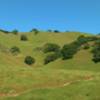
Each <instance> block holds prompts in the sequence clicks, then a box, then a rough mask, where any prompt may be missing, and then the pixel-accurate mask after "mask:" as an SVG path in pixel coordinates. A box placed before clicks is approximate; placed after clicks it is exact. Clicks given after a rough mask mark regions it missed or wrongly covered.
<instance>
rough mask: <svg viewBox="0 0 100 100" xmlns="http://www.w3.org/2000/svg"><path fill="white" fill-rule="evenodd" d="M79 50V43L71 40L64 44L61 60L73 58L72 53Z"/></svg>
mask: <svg viewBox="0 0 100 100" xmlns="http://www.w3.org/2000/svg"><path fill="white" fill-rule="evenodd" d="M78 50H79V45H77V43H76V42H73V43H71V44H69V45H64V46H63V48H62V50H61V53H62V58H63V60H65V59H70V58H73V56H74V54H76V53H77V51H78Z"/></svg>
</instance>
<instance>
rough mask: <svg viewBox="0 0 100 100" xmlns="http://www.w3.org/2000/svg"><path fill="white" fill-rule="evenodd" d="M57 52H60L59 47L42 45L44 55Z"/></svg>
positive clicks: (48, 44) (49, 44)
mask: <svg viewBox="0 0 100 100" xmlns="http://www.w3.org/2000/svg"><path fill="white" fill-rule="evenodd" d="M59 50H60V46H59V45H57V44H53V43H47V44H45V45H44V48H43V51H44V53H48V52H58V51H59Z"/></svg>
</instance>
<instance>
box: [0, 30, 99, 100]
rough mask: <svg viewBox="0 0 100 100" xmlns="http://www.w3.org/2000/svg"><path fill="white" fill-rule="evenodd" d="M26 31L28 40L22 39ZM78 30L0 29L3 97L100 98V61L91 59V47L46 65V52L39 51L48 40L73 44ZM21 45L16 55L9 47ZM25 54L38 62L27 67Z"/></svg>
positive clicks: (34, 99)
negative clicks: (2, 30)
mask: <svg viewBox="0 0 100 100" xmlns="http://www.w3.org/2000/svg"><path fill="white" fill-rule="evenodd" d="M21 34H26V35H27V37H28V41H21V40H20V37H21ZM81 34H84V35H86V36H90V34H85V33H79V32H66V33H50V32H39V33H38V34H37V35H35V34H34V32H30V33H19V34H18V35H14V34H10V33H9V34H5V33H3V32H0V100H100V96H99V93H100V72H99V71H100V63H98V64H95V63H94V62H92V60H91V58H92V54H91V52H90V49H91V48H90V49H88V50H80V51H79V52H78V53H77V54H76V55H75V56H74V58H73V59H70V60H62V59H61V58H59V59H58V60H56V61H54V62H51V63H49V64H47V65H44V64H43V62H44V58H45V56H46V55H45V54H44V53H43V52H42V51H41V50H38V48H40V47H42V46H43V45H44V44H46V43H56V44H58V45H60V46H61V47H62V46H63V45H64V44H68V43H71V42H73V41H75V40H76V39H77V37H79V36H80V35H81ZM13 46H17V47H19V48H20V51H21V52H20V53H19V54H18V55H17V56H14V55H12V54H11V53H10V52H9V49H10V48H11V47H13ZM26 56H32V57H34V58H35V59H36V63H35V64H33V65H31V66H28V65H26V64H25V63H24V59H25V57H26Z"/></svg>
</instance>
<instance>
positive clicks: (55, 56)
mask: <svg viewBox="0 0 100 100" xmlns="http://www.w3.org/2000/svg"><path fill="white" fill-rule="evenodd" d="M59 57H60V55H59V54H58V53H52V54H49V55H47V57H46V58H45V59H44V64H48V63H50V62H52V61H55V60H56V59H58V58H59Z"/></svg>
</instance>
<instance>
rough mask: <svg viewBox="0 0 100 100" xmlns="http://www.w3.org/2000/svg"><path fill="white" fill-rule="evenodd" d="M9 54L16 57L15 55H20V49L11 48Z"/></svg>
mask: <svg viewBox="0 0 100 100" xmlns="http://www.w3.org/2000/svg"><path fill="white" fill-rule="evenodd" d="M10 52H11V53H12V54H14V55H17V54H19V53H20V49H19V48H18V47H16V46H14V47H12V48H11V49H10Z"/></svg>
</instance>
